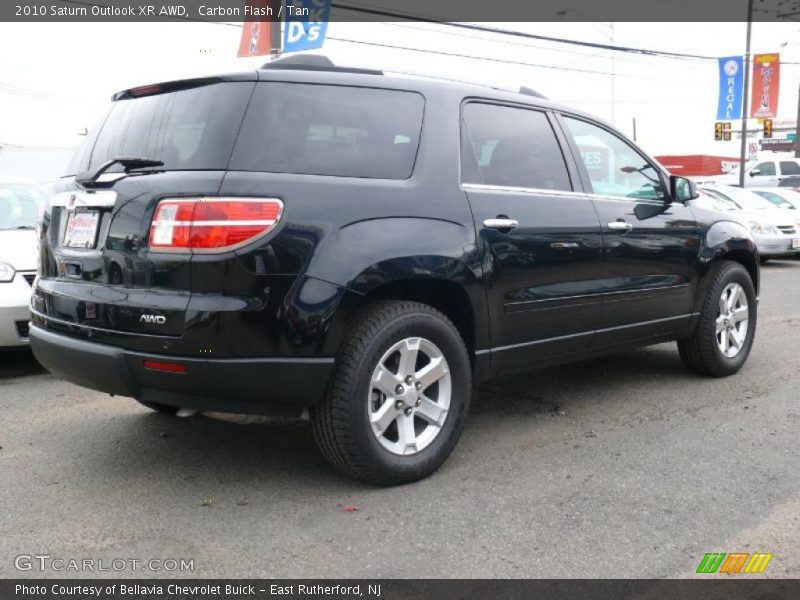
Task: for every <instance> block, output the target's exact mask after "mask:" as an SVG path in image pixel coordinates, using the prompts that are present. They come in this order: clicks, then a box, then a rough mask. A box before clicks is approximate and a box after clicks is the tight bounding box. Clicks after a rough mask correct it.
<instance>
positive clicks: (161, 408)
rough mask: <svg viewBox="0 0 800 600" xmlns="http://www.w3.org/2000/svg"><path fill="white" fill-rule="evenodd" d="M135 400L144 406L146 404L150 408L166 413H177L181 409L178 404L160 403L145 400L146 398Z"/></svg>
mask: <svg viewBox="0 0 800 600" xmlns="http://www.w3.org/2000/svg"><path fill="white" fill-rule="evenodd" d="M135 400H136V401H137V402H138V403H139V404H141V405H142V406H146V407H147V408H149V409H150V410H154V411H156V412H159V413H163V414H165V415H175V413H177V412H178V410H180V409H179V408H178V407H177V406H170V405H169V404H159V403H158V402H145V401H144V400H139V399H138V398H135Z"/></svg>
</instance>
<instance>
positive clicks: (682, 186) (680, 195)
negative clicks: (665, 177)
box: [669, 175, 700, 202]
mask: <svg viewBox="0 0 800 600" xmlns="http://www.w3.org/2000/svg"><path fill="white" fill-rule="evenodd" d="M669 195H670V196H671V197H672V201H673V202H686V201H687V200H694V199H695V198H698V197H699V196H700V194H699V193H698V192H697V184H696V183H695V182H694V181H692V180H691V179H686V177H678V176H677V175H670V178H669Z"/></svg>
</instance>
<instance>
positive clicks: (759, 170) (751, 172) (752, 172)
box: [750, 169, 761, 177]
mask: <svg viewBox="0 0 800 600" xmlns="http://www.w3.org/2000/svg"><path fill="white" fill-rule="evenodd" d="M756 175H761V169H753V170H752V171H750V177H755V176H756Z"/></svg>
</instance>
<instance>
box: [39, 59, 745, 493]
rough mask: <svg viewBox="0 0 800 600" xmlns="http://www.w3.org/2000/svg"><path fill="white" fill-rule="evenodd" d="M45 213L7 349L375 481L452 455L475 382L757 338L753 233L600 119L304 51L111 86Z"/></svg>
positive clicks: (717, 361) (427, 467)
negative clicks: (652, 349)
mask: <svg viewBox="0 0 800 600" xmlns="http://www.w3.org/2000/svg"><path fill="white" fill-rule="evenodd" d="M55 192H56V193H55V195H54V197H53V198H52V201H51V203H50V206H49V208H48V209H47V210H46V211H45V212H44V216H43V222H42V223H41V227H40V236H41V239H40V257H39V264H38V278H37V280H36V283H35V289H34V295H33V299H32V305H31V313H32V322H31V328H30V339H31V345H32V348H33V351H34V353H35V355H36V357H37V358H38V359H39V361H40V362H41V363H42V364H43V365H44V366H45V367H47V368H48V369H49V370H50V371H51V372H52V373H54V374H55V375H57V376H59V377H62V378H63V379H66V380H68V381H72V382H74V383H77V384H79V385H83V386H86V387H89V388H93V389H96V390H101V391H103V392H107V393H109V394H118V395H122V396H131V397H133V398H135V399H136V400H138V401H139V402H141V403H142V404H144V405H145V406H148V407H150V408H151V409H154V410H157V411H161V412H165V413H174V412H176V411H177V410H179V409H180V408H186V409H193V410H199V411H223V412H229V413H243V414H261V415H279V416H288V417H299V416H301V415H303V414H304V413H306V411H307V414H308V416H309V417H310V419H311V422H312V430H313V432H314V435H315V438H316V441H317V443H318V444H319V447H320V448H321V450H322V452H323V454H324V455H325V456H326V458H327V459H328V460H329V461H330V462H331V463H333V464H334V465H335V466H337V467H338V468H340V469H342V470H343V471H345V472H346V473H349V474H351V475H353V476H355V477H359V478H361V479H363V480H366V481H369V482H373V483H377V484H384V485H390V484H398V483H403V482H409V481H413V480H416V479H419V478H421V477H424V476H426V475H428V474H430V473H431V472H432V471H434V470H435V469H436V468H437V467H439V466H440V465H441V464H442V462H444V460H445V459H446V458H447V456H448V455H449V454H450V452H451V451H452V450H453V448H454V446H455V445H456V442H457V440H458V438H459V435H460V433H461V431H462V429H463V427H464V422H465V419H466V417H467V412H468V409H469V404H470V394H471V389H472V385H473V384H474V383H476V382H480V381H483V380H486V379H488V378H491V377H497V376H503V375H507V374H510V373H514V372H519V371H523V370H526V369H530V368H535V367H541V366H545V365H552V364H555V363H561V362H568V361H574V360H578V359H581V358H586V357H590V356H594V355H598V354H602V353H608V352H614V351H619V350H620V349H624V348H631V347H636V346H643V345H648V344H655V343H659V342H664V341H669V340H676V341H677V342H678V347H679V349H680V355H681V357H682V359H683V361H684V362H685V364H686V365H687V366H688V367H689V368H690V369H692V370H693V371H695V372H697V373H702V374H706V375H712V376H723V375H728V374H731V373H734V372H736V371H737V370H738V369H739V368H740V367H741V366H742V364H743V363H744V361H745V360H746V358H747V356H748V354H749V352H750V348H751V345H752V343H753V336H754V334H755V329H756V303H757V295H758V286H759V260H758V252H757V249H756V246H755V244H754V242H753V240H752V239H751V237H750V234H749V232H748V230H747V229H746V228H745V227H743V226H742V225H740V224H739V223H737V222H735V221H732V220H729V219H727V218H726V217H725V216H724V215H723V214H720V213H714V212H710V211H706V210H702V209H701V208H699V207H692V200H693V199H694V198H695V197H696V192H695V188H694V185H693V184H692V183H690V182H689V181H688V180H686V179H682V178H679V177H675V176H670V175H669V174H668V173H667V172H665V171H664V170H663V168H662V167H661V166H660V165H659V164H658V163H657V162H655V161H654V160H652V159H651V158H649V157H648V156H647V155H646V154H645V153H644V152H642V151H641V150H640V149H639V148H637V147H636V146H635V145H634V144H633V143H631V142H630V141H628V140H627V139H625V137H624V136H622V135H621V134H619V133H618V132H616V131H615V130H614V129H613V128H612V127H610V126H608V125H606V124H604V123H602V122H600V121H598V120H596V119H594V118H592V117H590V116H588V115H585V114H582V113H580V112H577V111H575V110H572V109H569V108H566V107H563V106H559V105H557V104H554V103H551V102H549V101H547V100H546V99H544V98H543V97H541V96H540V95H538V94H536V93H534V92H532V91H530V90H523V91H521V92H520V93H512V92H504V91H498V90H494V89H488V88H482V87H478V86H474V87H473V86H467V85H456V84H453V83H447V82H437V81H430V80H421V79H414V78H403V77H390V76H387V75H384V74H382V73H381V72H379V71H367V70H359V69H344V68H337V67H335V66H333V65H332V64H331V63H330V62H329V61H327V60H326V59H323V58H316V59H309V58H305V59H303V58H300V59H278V60H275V61H273V62H271V63H268V64H267V65H265V67H263V68H261V69H257V70H255V71H250V72H246V73H235V74H230V75H225V76H220V77H209V78H204V79H192V80H184V81H174V82H168V83H161V84H157V85H148V86H145V87H138V88H134V89H130V90H126V91H123V92H120V93H118V94H116V95H115V97H114V101H113V102H112V106H111V108H110V110H109V112H108V113H107V115H106V116H105V118H104V120H103V121H102V122H101V123H100V124H99V126H98V127H97V128H96V129H95V130H94V131H93V132H92V133H91V135H89V136H88V137H87V139H86V141H85V143H84V144H83V146H82V147H81V148H80V149H79V150H78V151H77V153H76V155H75V157H74V159H73V161H72V164H71V166H70V168H69V170H68V174H67V175H66V176H65V177H63V178H62V179H61V180H60V181H59V182H58V183H57V184H56V188H55Z"/></svg>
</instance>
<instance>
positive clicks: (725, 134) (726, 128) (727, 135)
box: [722, 123, 731, 142]
mask: <svg viewBox="0 0 800 600" xmlns="http://www.w3.org/2000/svg"><path fill="white" fill-rule="evenodd" d="M722 139H723V140H725V141H726V142H730V141H731V124H730V123H723V124H722Z"/></svg>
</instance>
